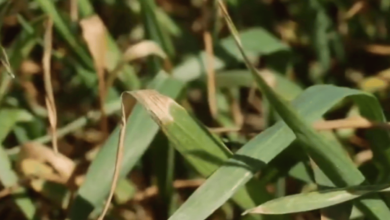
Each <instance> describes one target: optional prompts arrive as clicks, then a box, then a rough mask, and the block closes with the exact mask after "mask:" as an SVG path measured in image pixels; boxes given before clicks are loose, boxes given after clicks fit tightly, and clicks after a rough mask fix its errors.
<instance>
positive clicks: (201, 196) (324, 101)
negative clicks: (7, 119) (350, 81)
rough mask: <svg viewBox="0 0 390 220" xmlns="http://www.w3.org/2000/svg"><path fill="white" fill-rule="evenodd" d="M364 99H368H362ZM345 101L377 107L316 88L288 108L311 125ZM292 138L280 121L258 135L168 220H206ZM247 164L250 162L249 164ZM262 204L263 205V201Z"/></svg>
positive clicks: (360, 96) (358, 96) (350, 93)
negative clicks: (192, 218) (186, 219)
mask: <svg viewBox="0 0 390 220" xmlns="http://www.w3.org/2000/svg"><path fill="white" fill-rule="evenodd" d="M366 96H367V97H368V99H366V98H367V97H366ZM345 98H353V99H354V100H355V101H359V102H357V104H359V103H360V105H359V107H362V108H365V106H366V105H370V106H377V105H378V104H379V103H378V101H377V100H376V99H375V98H374V97H373V96H371V95H369V94H367V93H364V92H361V91H358V90H353V89H348V88H342V87H336V86H328V85H320V86H313V87H310V88H309V89H307V90H305V91H304V92H303V93H302V94H301V95H300V96H298V97H297V98H296V99H295V100H294V101H293V102H292V105H293V107H294V108H296V109H297V111H298V113H299V114H300V115H305V116H306V118H305V119H306V120H307V122H308V123H314V122H315V121H317V120H319V119H320V118H321V117H322V115H323V114H324V113H326V112H327V111H328V110H329V109H331V108H332V107H333V106H334V105H336V104H337V103H339V102H340V101H341V100H343V99H345ZM364 103H366V104H364ZM372 111H373V112H371V113H368V112H365V114H364V116H365V117H370V118H371V119H375V120H379V118H374V117H373V115H375V112H376V113H379V112H380V111H381V110H380V108H375V109H374V108H373V109H372ZM370 115H371V116H370ZM382 120H383V118H382ZM280 137H283V138H280ZM295 138H296V137H295V135H294V133H293V131H292V130H291V129H290V128H289V127H288V126H287V125H286V124H285V123H284V122H283V121H279V122H278V123H276V124H275V125H273V126H272V127H270V128H268V129H267V130H265V131H264V132H262V133H260V134H259V135H257V136H256V137H255V138H253V139H252V140H250V141H249V142H248V143H247V144H245V145H244V146H243V147H242V148H241V149H240V150H238V151H237V152H236V154H235V155H233V157H231V158H230V159H229V160H228V161H227V162H225V163H224V165H223V166H222V167H221V168H219V169H218V170H217V171H216V172H214V173H213V175H211V176H210V177H209V178H208V180H207V181H206V182H205V183H204V184H203V185H202V186H201V187H199V188H198V189H197V190H196V191H195V192H194V193H193V194H192V195H191V196H190V198H188V199H187V201H186V202H185V203H184V204H183V205H182V206H181V207H180V208H179V210H178V211H176V213H174V215H173V216H171V218H170V219H171V220H173V219H175V220H176V219H180V218H181V217H182V216H194V215H195V214H196V215H197V216H199V219H204V218H206V217H207V216H208V215H210V214H211V213H212V212H213V211H214V210H215V209H217V208H218V207H220V206H221V205H222V204H223V203H224V202H226V201H227V200H228V199H229V198H230V197H231V196H232V195H233V194H234V193H235V191H236V190H237V189H239V188H240V186H243V185H244V184H245V183H246V182H248V181H249V180H250V179H251V178H252V177H253V175H254V173H255V172H257V171H258V170H259V169H261V168H263V167H264V166H265V165H266V164H268V163H269V162H270V161H271V160H272V159H273V158H275V157H276V156H277V155H278V154H279V153H280V152H282V151H283V150H284V149H285V148H287V147H288V146H289V145H290V144H291V143H292V142H293V141H294V140H295ZM332 143H333V142H332ZM243 158H249V159H247V160H246V161H245V160H243ZM250 161H253V162H252V163H250ZM232 164H233V165H234V164H241V166H240V167H235V166H232ZM221 183H224V184H221ZM261 187H264V185H262V186H257V190H260V188H261ZM216 198H217V199H216ZM263 201H264V202H265V200H263Z"/></svg>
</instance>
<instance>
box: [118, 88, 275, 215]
mask: <svg viewBox="0 0 390 220" xmlns="http://www.w3.org/2000/svg"><path fill="white" fill-rule="evenodd" d="M127 94H128V95H127V97H129V96H130V97H134V98H135V99H136V100H137V101H138V102H140V103H141V104H142V105H143V106H144V107H145V108H146V110H147V111H148V112H149V114H150V115H151V117H152V118H153V119H154V120H155V122H156V123H157V124H158V125H159V126H160V127H161V129H162V131H163V132H164V133H165V135H166V136H167V137H168V139H169V140H170V142H171V143H172V144H173V145H174V146H175V147H176V149H177V150H178V151H179V152H180V153H181V154H182V155H183V157H184V158H186V159H187V160H188V162H189V163H190V164H191V165H192V167H193V168H194V169H195V170H196V171H198V173H200V174H202V175H203V176H205V177H207V176H209V175H211V174H212V173H213V172H214V171H215V170H216V169H217V168H218V167H219V165H220V164H222V163H223V162H224V161H226V160H227V159H228V157H230V156H231V155H232V153H231V152H230V151H229V150H228V148H226V146H224V144H223V143H222V142H221V141H220V140H219V139H216V138H214V137H213V136H212V135H211V134H210V133H209V132H208V130H207V129H205V127H204V126H203V125H201V124H200V123H199V122H198V121H197V120H196V119H195V118H193V117H192V116H191V115H190V114H189V113H188V112H187V111H186V110H185V109H184V108H183V107H181V106H180V105H178V104H177V103H176V102H174V101H173V100H172V99H171V98H168V97H166V96H163V95H161V94H159V93H158V92H156V91H154V90H139V91H134V92H128V93H127ZM124 97H126V96H124ZM134 98H132V99H133V100H130V101H127V103H135V101H134ZM124 103H126V100H124ZM132 105H134V104H132ZM130 109H131V104H130ZM243 160H245V158H244V159H243ZM250 162H251V161H249V163H250ZM252 162H255V161H252ZM230 166H232V167H243V169H250V168H249V167H248V166H246V165H245V164H244V163H231V164H230ZM257 185H258V183H255V182H251V184H250V186H249V187H248V188H247V189H245V188H241V189H239V190H237V192H236V195H235V196H234V198H233V201H235V202H236V203H237V204H238V205H240V206H241V207H242V208H244V207H247V206H248V205H251V204H253V201H252V199H253V200H256V199H254V198H253V197H252V198H251V196H250V195H249V192H250V193H252V194H253V196H255V195H254V194H257V195H258V196H257V197H258V198H260V197H261V199H260V200H259V199H258V200H257V201H256V202H258V201H261V200H264V198H266V199H267V200H268V199H270V198H271V197H270V195H269V194H268V193H267V192H266V190H265V188H264V189H261V190H259V189H258V187H257ZM250 188H251V189H252V190H250ZM188 216H189V215H186V216H181V218H180V219H187V218H188ZM190 216H191V219H200V218H199V217H198V216H196V215H190Z"/></svg>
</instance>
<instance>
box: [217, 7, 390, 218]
mask: <svg viewBox="0 0 390 220" xmlns="http://www.w3.org/2000/svg"><path fill="white" fill-rule="evenodd" d="M219 2H220V6H221V8H222V11H223V12H224V17H225V20H226V22H227V24H228V26H229V29H230V31H231V32H232V34H233V36H234V39H235V41H236V44H237V46H238V48H239V49H240V52H241V55H242V56H243V57H244V59H245V62H246V65H247V67H248V69H250V70H251V73H252V76H253V78H254V79H255V81H256V83H257V85H258V87H259V88H260V89H261V91H262V92H263V94H264V95H265V96H266V97H267V99H268V100H269V102H270V103H271V105H272V106H273V108H274V109H275V111H276V112H277V113H278V114H279V115H280V116H281V118H282V119H283V120H284V122H285V123H286V124H287V125H288V126H289V127H290V128H291V129H292V130H293V132H294V134H295V135H296V136H297V138H298V140H299V141H300V142H301V143H302V144H303V145H304V147H305V150H306V151H307V152H308V153H309V155H310V157H311V158H312V159H313V160H314V162H315V163H316V164H317V165H318V166H319V167H320V169H321V170H322V171H323V172H324V173H325V175H326V176H327V177H328V178H329V179H330V180H331V181H332V182H333V183H334V184H335V185H336V186H339V187H345V186H353V185H360V184H362V183H364V182H365V178H364V176H363V175H362V173H361V172H360V171H359V170H358V169H357V168H356V167H355V166H354V164H353V163H352V161H351V160H350V158H348V157H347V155H346V154H345V153H344V152H343V150H342V149H340V148H338V147H337V146H334V145H332V144H330V143H329V142H327V141H326V139H325V138H323V136H321V135H319V134H318V133H317V132H316V131H315V130H314V129H313V128H312V127H311V126H310V125H308V124H307V123H306V121H305V120H304V119H302V117H301V116H300V114H298V113H297V112H296V111H295V110H294V109H293V108H292V107H291V106H290V105H289V103H287V102H286V101H285V100H282V99H281V98H280V97H279V96H278V95H277V94H275V93H274V92H273V91H272V89H271V88H270V87H269V86H268V85H267V84H266V82H265V81H264V80H263V78H262V77H261V76H260V75H259V74H258V73H257V70H256V69H255V68H254V67H253V65H252V64H251V63H250V61H249V59H248V58H247V56H246V55H245V53H244V51H243V49H242V47H241V42H240V39H239V36H238V33H237V30H236V29H235V27H234V24H233V23H232V21H231V20H230V17H229V15H228V14H227V11H226V9H225V8H224V6H223V3H222V1H219ZM376 107H378V106H376ZM367 108H370V107H369V106H367V105H363V109H362V113H364V112H365V109H367ZM382 114H383V113H381V114H380V116H383V115H382ZM384 149H385V148H382V146H380V148H379V149H378V148H377V147H376V149H373V151H374V150H379V152H378V151H377V153H379V154H382V153H383V152H384ZM388 158H389V157H387V158H386V160H388ZM387 164H388V163H387V161H386V163H385V164H383V165H387ZM359 205H360V206H361V207H364V208H365V210H366V212H365V214H366V215H367V217H369V218H371V219H388V218H389V217H390V210H389V209H388V208H387V206H386V204H385V203H384V202H383V201H382V200H381V199H380V198H379V197H378V196H375V197H374V198H370V199H367V200H364V199H363V200H361V201H360V203H359Z"/></svg>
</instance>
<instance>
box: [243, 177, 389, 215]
mask: <svg viewBox="0 0 390 220" xmlns="http://www.w3.org/2000/svg"><path fill="white" fill-rule="evenodd" d="M389 191H390V187H389V184H382V185H372V186H353V187H346V188H339V189H330V190H322V191H314V192H309V193H303V194H296V195H291V196H285V197H282V198H278V199H274V200H271V201H269V202H266V203H264V204H262V205H260V206H258V207H256V208H254V209H251V210H248V211H247V212H250V213H261V214H271V215H275V214H278V215H279V214H288V213H297V212H305V211H311V210H315V209H321V208H326V207H329V206H333V205H337V204H340V203H343V202H346V201H350V200H353V199H356V198H359V197H361V196H364V195H366V194H369V193H374V192H389Z"/></svg>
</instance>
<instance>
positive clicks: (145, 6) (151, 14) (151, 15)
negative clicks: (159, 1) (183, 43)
mask: <svg viewBox="0 0 390 220" xmlns="http://www.w3.org/2000/svg"><path fill="white" fill-rule="evenodd" d="M139 3H140V6H141V14H142V19H143V21H144V25H145V32H146V37H147V39H149V40H152V41H154V42H156V43H157V44H158V45H160V46H161V47H162V49H163V51H165V53H167V55H168V56H169V57H173V56H174V48H173V44H172V42H171V39H170V38H169V36H168V35H166V34H165V33H164V32H163V29H162V27H161V24H160V23H159V21H158V20H157V17H156V8H157V7H156V5H155V2H154V0H141V1H139ZM149 62H150V65H148V67H149V68H150V70H149V71H150V72H151V73H157V72H158V71H159V70H160V69H161V68H160V66H161V61H160V60H157V59H156V58H154V57H152V58H150V59H149Z"/></svg>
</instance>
